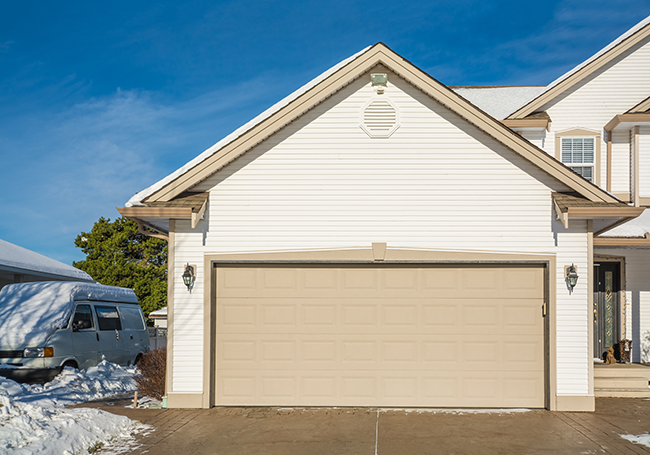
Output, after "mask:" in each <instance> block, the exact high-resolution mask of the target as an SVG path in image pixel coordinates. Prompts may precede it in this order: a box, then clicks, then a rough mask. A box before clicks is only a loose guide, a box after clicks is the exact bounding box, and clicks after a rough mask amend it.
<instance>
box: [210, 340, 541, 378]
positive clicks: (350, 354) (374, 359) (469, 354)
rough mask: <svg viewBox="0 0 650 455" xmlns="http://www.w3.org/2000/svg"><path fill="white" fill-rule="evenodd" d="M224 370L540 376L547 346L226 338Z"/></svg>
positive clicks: (220, 348)
mask: <svg viewBox="0 0 650 455" xmlns="http://www.w3.org/2000/svg"><path fill="white" fill-rule="evenodd" d="M216 356H217V362H218V364H219V365H220V367H221V368H223V369H251V370H256V369H260V368H262V369H269V368H271V369H272V368H274V367H282V368H285V369H286V368H288V369H296V370H298V369H299V370H301V371H316V370H328V369H329V370H342V371H345V370H348V369H350V368H353V369H362V370H373V369H380V370H383V371H389V370H409V371H420V370H421V369H426V370H427V371H446V370H448V369H454V370H457V371H472V370H475V369H480V370H482V371H502V372H508V371H520V370H523V371H536V372H538V373H540V374H542V372H543V357H544V343H543V342H542V341H541V340H539V341H538V340H528V341H526V340H523V341H522V339H521V337H520V336H518V335H509V336H502V337H496V336H495V337H492V338H486V337H485V336H483V335H476V334H473V335H465V336H464V337H462V339H460V338H458V337H457V338H456V339H453V340H450V339H449V338H446V337H440V336H438V337H436V336H429V335H396V334H392V335H391V334H388V335H385V334H373V335H363V334H349V335H343V336H341V337H338V338H336V339H333V338H332V337H330V336H325V335H324V334H320V335H318V334H293V335H288V334H284V335H274V336H269V335H262V336H260V337H259V338H257V339H256V340H255V341H251V340H250V338H247V337H245V336H242V335H223V336H221V337H220V339H219V341H218V343H217V347H216Z"/></svg>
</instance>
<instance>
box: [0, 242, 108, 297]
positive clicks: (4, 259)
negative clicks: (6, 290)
mask: <svg viewBox="0 0 650 455" xmlns="http://www.w3.org/2000/svg"><path fill="white" fill-rule="evenodd" d="M30 281H88V282H91V283H92V282H94V281H95V280H93V279H92V278H91V276H90V275H88V274H87V273H86V272H84V271H83V270H79V269H76V268H74V267H72V266H70V265H66V264H63V263H62V262H59V261H55V260H54V259H50V258H48V257H46V256H43V255H42V254H38V253H34V252H33V251H30V250H28V249H26V248H22V247H20V246H17V245H14V244H13V243H9V242H5V241H4V240H0V289H2V288H3V287H4V286H6V285H8V284H12V283H27V282H30Z"/></svg>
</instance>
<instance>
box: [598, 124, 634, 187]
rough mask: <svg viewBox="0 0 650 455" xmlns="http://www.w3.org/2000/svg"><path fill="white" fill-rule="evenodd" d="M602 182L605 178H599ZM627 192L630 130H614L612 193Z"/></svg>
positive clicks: (628, 185) (628, 183) (628, 184)
mask: <svg viewBox="0 0 650 455" xmlns="http://www.w3.org/2000/svg"><path fill="white" fill-rule="evenodd" d="M605 150H607V148H605ZM605 172H606V171H605ZM605 178H607V177H605ZM603 182H606V180H601V183H603ZM629 192H630V130H623V131H614V133H613V135H612V193H629Z"/></svg>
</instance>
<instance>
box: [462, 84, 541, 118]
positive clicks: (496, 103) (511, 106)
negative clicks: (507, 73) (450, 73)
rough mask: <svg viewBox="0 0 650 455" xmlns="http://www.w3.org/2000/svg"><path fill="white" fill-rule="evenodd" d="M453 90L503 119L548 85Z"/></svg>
mask: <svg viewBox="0 0 650 455" xmlns="http://www.w3.org/2000/svg"><path fill="white" fill-rule="evenodd" d="M452 90H453V91H454V92H456V93H458V94H459V95H460V96H462V97H463V98H465V99H467V100H468V101H469V102H470V103H472V104H474V105H475V106H477V107H478V108H479V109H481V110H483V111H485V112H487V113H488V114H490V115H491V116H492V117H494V118H495V119H497V120H503V119H504V118H506V117H507V116H508V115H509V114H511V113H512V112H514V111H516V110H517V109H519V108H520V107H522V106H524V105H525V104H526V103H528V102H529V101H531V100H532V99H534V98H536V97H537V96H539V94H540V93H542V92H543V91H544V90H546V87H544V86H540V85H523V86H503V87H452Z"/></svg>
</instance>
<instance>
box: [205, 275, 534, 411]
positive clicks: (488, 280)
mask: <svg viewBox="0 0 650 455" xmlns="http://www.w3.org/2000/svg"><path fill="white" fill-rule="evenodd" d="M215 276H216V281H217V296H218V298H217V303H216V312H215V318H216V321H215V328H216V333H217V339H216V354H215V357H216V359H215V360H216V369H217V371H216V375H215V382H216V390H217V394H216V404H221V405H281V406H284V405H290V406H294V405H304V406H307V405H314V406H332V405H335V406H454V407H455V406H459V407H462V406H471V407H482V406H485V407H499V406H514V407H518V406H519V407H523V406H528V407H543V406H544V374H545V372H544V321H543V318H542V314H541V305H542V303H543V276H544V274H543V269H541V268H529V267H524V268H512V267H467V266H458V267H449V266H447V267H440V266H436V267H423V266H422V265H419V266H417V267H412V266H406V267H402V266H379V267H369V266H350V267H347V266H323V265H321V266H317V265H309V266H300V267H298V266H295V265H282V266H278V267H276V266H236V267H230V266H228V267H219V268H217V271H216V275H215ZM511 280H517V282H512V281H511Z"/></svg>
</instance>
